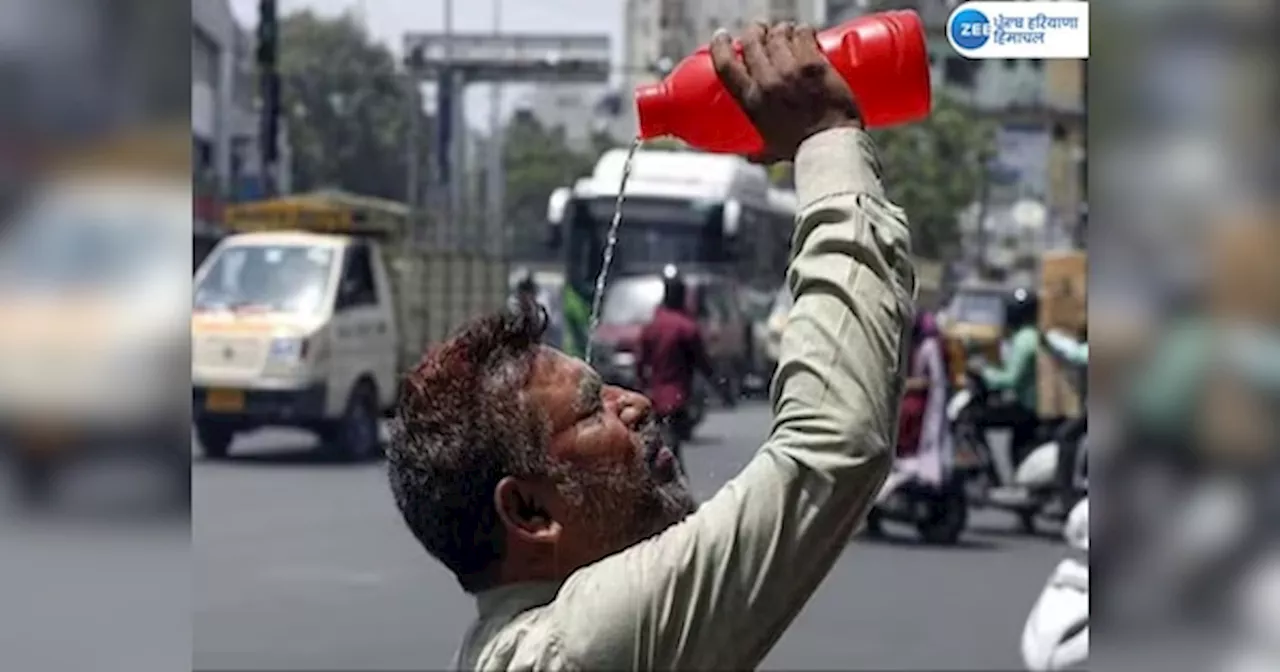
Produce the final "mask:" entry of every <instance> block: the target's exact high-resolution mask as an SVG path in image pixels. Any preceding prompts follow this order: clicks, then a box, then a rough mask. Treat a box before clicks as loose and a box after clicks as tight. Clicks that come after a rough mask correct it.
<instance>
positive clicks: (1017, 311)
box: [1004, 287, 1040, 329]
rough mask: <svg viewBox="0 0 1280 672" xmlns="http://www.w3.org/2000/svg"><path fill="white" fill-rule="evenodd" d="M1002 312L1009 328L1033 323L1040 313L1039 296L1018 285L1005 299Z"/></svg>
mask: <svg viewBox="0 0 1280 672" xmlns="http://www.w3.org/2000/svg"><path fill="white" fill-rule="evenodd" d="M1004 312H1005V322H1006V323H1008V325H1009V326H1010V327H1011V328H1014V329H1017V328H1020V327H1024V326H1026V325H1028V324H1035V322H1036V320H1037V319H1038V317H1039V315H1040V297H1038V296H1036V293H1035V291H1033V290H1029V289H1026V288H1023V287H1019V288H1018V289H1015V290H1013V293H1011V294H1010V295H1009V297H1008V298H1007V299H1006V300H1005V307H1004Z"/></svg>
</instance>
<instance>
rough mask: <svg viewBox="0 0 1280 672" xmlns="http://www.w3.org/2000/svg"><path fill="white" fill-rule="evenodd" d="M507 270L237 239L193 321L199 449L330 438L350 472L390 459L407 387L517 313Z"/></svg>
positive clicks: (226, 244)
mask: <svg viewBox="0 0 1280 672" xmlns="http://www.w3.org/2000/svg"><path fill="white" fill-rule="evenodd" d="M506 274H507V268H506V265H505V264H504V263H502V262H501V261H500V260H497V259H489V258H484V257H480V256H476V255H459V254H457V253H453V254H450V253H441V252H427V251H423V250H417V249H412V248H409V247H408V246H401V245H395V244H394V243H393V242H390V241H388V240H386V239H377V238H374V237H369V236H362V235H356V234H339V233H312V232H303V231H261V232H251V233H241V234H236V235H232V236H230V237H228V238H225V239H224V240H223V241H222V242H221V243H219V245H218V246H217V247H216V248H215V249H214V250H213V252H211V253H210V255H209V257H208V258H207V259H205V261H204V263H203V264H201V267H200V270H199V271H198V272H197V273H196V278H195V283H196V284H195V297H194V304H193V310H192V322H191V337H192V353H191V354H192V356H191V382H192V388H193V391H192V404H193V405H192V411H193V417H194V421H195V428H196V436H197V439H198V440H199V442H200V445H201V446H202V448H203V451H204V454H205V456H206V457H209V458H213V459H218V458H222V457H225V456H226V455H227V454H228V450H229V449H230V447H231V445H232V442H233V440H234V439H235V437H236V435H237V434H240V433H243V432H247V431H251V430H254V429H257V428H260V427H269V426H277V427H295V428H301V429H307V430H310V431H313V432H315V433H317V434H318V435H319V436H320V438H321V446H322V448H323V449H324V450H326V451H328V452H331V453H334V454H336V455H337V456H341V457H345V458H349V459H367V458H370V457H374V456H376V455H378V454H380V449H379V443H378V434H379V432H378V429H379V419H380V417H382V416H383V415H385V414H386V413H387V412H388V411H389V410H390V409H391V408H392V407H393V406H394V404H395V401H396V398H397V395H398V390H399V380H400V375H401V373H402V372H404V371H405V370H407V369H409V368H410V367H411V366H413V364H414V363H415V362H416V361H417V360H418V359H419V358H420V357H421V356H422V354H423V352H424V351H425V350H426V348H427V347H428V345H429V344H430V343H431V342H433V341H438V340H440V339H442V338H444V337H445V336H446V335H447V334H448V333H449V332H450V331H452V330H453V329H454V328H455V327H456V326H457V325H458V324H460V323H461V322H463V321H464V320H466V319H468V318H471V317H474V316H476V315H478V314H480V313H483V312H485V311H490V310H497V309H500V308H502V307H503V305H504V302H505V298H506Z"/></svg>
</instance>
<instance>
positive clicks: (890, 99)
mask: <svg viewBox="0 0 1280 672" xmlns="http://www.w3.org/2000/svg"><path fill="white" fill-rule="evenodd" d="M818 43H819V45H820V46H821V47H822V53H823V54H825V55H826V57H827V60H828V61H829V62H830V63H831V65H832V67H834V68H835V70H836V72H838V73H839V74H840V76H841V77H843V78H844V80H845V81H846V82H848V84H849V88H850V89H851V90H852V91H853V95H854V98H855V99H856V100H857V101H858V109H859V110H860V111H861V113H862V120H863V123H864V124H865V125H866V126H867V127H868V128H879V127H884V126H893V125H895V124H902V123H907V122H910V121H917V120H919V119H923V118H924V117H926V116H928V115H929V108H930V105H931V104H932V95H931V94H932V90H931V88H930V86H929V55H928V52H927V50H926V48H925V37H924V27H923V25H922V24H921V22H920V15H919V14H916V13H915V12H914V11H911V10H896V11H889V12H879V13H875V14H867V15H865V16H860V17H858V18H856V19H853V20H851V21H847V22H845V23H843V24H841V25H839V26H835V27H834V28H828V29H827V30H824V31H822V32H820V33H818ZM735 45H736V46H737V47H738V49H739V50H740V49H741V45H740V44H738V43H737V42H735ZM636 116H637V118H638V119H639V125H640V134H639V135H640V139H642V140H649V139H652V138H658V137H662V136H675V137H677V138H680V139H681V140H684V141H685V142H687V143H689V144H690V145H692V146H693V147H695V148H697V149H701V150H704V151H708V152H719V153H725V154H745V155H751V154H756V153H759V152H760V151H762V150H763V149H764V142H763V140H761V138H760V134H759V133H758V132H757V131H756V129H755V126H753V125H752V124H751V121H750V120H749V119H747V115H746V114H744V113H743V111H742V108H740V107H738V103H737V101H735V100H734V99H733V97H732V96H730V95H729V92H728V91H726V90H725V89H724V86H723V85H721V84H720V78H719V76H717V75H716V72H715V68H714V66H713V65H712V63H711V50H710V47H709V46H703V47H702V48H700V49H698V50H697V51H696V52H694V53H693V54H692V55H690V56H689V57H688V58H686V59H684V60H683V61H681V62H680V64H679V65H677V66H676V67H675V69H674V70H672V71H671V74H669V75H667V78H666V79H664V80H663V81H661V82H658V83H656V84H646V85H643V86H639V87H636Z"/></svg>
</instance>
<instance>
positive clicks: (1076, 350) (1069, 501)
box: [1041, 326, 1089, 517]
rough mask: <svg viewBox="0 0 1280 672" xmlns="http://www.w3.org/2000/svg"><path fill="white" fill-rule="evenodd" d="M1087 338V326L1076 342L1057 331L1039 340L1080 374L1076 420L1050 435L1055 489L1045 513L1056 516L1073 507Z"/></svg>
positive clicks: (1083, 425) (1083, 419)
mask: <svg viewBox="0 0 1280 672" xmlns="http://www.w3.org/2000/svg"><path fill="white" fill-rule="evenodd" d="M1088 338H1089V333H1088V327H1087V326H1084V327H1081V329H1080V338H1079V340H1077V339H1075V338H1072V337H1071V336H1070V335H1068V334H1067V333H1066V332H1064V331H1061V330H1057V329H1051V330H1049V331H1048V332H1045V333H1043V334H1041V341H1042V343H1043V345H1044V346H1045V348H1046V349H1047V350H1048V351H1049V352H1050V353H1052V354H1053V355H1054V356H1055V357H1057V358H1058V359H1059V360H1061V361H1063V362H1064V363H1065V364H1067V365H1068V366H1070V367H1072V368H1074V369H1077V370H1078V372H1079V373H1080V374H1081V375H1078V376H1076V378H1077V379H1078V380H1079V384H1078V388H1079V390H1080V401H1081V407H1082V412H1081V413H1080V417H1078V418H1072V419H1070V420H1068V421H1067V422H1066V423H1064V424H1063V425H1062V427H1060V428H1059V429H1058V431H1057V432H1056V434H1055V436H1054V441H1056V442H1057V444H1058V465H1057V472H1056V474H1055V479H1054V481H1055V483H1056V484H1057V486H1058V492H1057V494H1056V495H1055V496H1054V499H1053V501H1051V502H1049V505H1048V508H1047V512H1048V513H1049V514H1050V515H1053V516H1057V517H1063V516H1066V515H1067V513H1068V512H1069V511H1071V508H1072V507H1073V506H1074V505H1075V501H1074V500H1075V498H1076V496H1077V493H1076V492H1075V483H1074V482H1073V481H1074V476H1075V465H1076V459H1077V456H1078V455H1079V453H1080V441H1081V439H1082V438H1084V435H1085V432H1087V431H1088V430H1089V417H1088V413H1087V412H1084V411H1083V407H1084V404H1085V402H1086V392H1087V388H1086V384H1087V382H1088V380H1087V378H1088V377H1087V376H1086V375H1083V374H1084V367H1086V366H1088V365H1089V340H1088Z"/></svg>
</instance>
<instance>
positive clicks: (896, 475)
mask: <svg viewBox="0 0 1280 672" xmlns="http://www.w3.org/2000/svg"><path fill="white" fill-rule="evenodd" d="M905 448H906V447H905V446H899V447H898V454H897V455H896V459H895V461H894V466H893V470H892V471H891V472H890V473H889V477H888V478H887V479H886V480H885V483H884V485H883V486H881V488H880V492H879V493H878V494H877V495H876V501H875V503H874V504H872V507H871V510H870V511H869V512H868V513H867V521H866V531H867V534H868V535H869V536H872V537H882V536H884V529H883V524H882V523H883V521H885V520H892V521H895V522H899V523H906V524H908V525H912V526H914V527H915V528H916V531H917V532H918V533H919V535H920V538H921V539H922V540H923V541H924V542H925V543H928V544H938V545H948V546H949V545H953V544H955V543H956V542H957V541H959V539H960V535H961V533H963V532H964V529H965V525H966V524H967V523H968V521H969V502H968V499H967V498H966V497H965V491H964V480H963V479H962V478H961V477H960V475H959V474H958V473H957V472H956V471H955V469H953V468H952V462H953V461H954V459H953V456H952V455H951V454H947V455H940V456H939V459H940V461H941V465H940V466H941V479H940V482H938V483H934V482H931V479H930V480H926V479H924V478H922V477H921V475H920V473H919V471H918V470H917V469H915V468H913V465H912V460H914V459H918V458H915V457H914V456H912V455H907V454H904V449H905ZM945 450H947V452H948V453H951V452H954V451H953V450H952V449H950V448H945Z"/></svg>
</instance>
